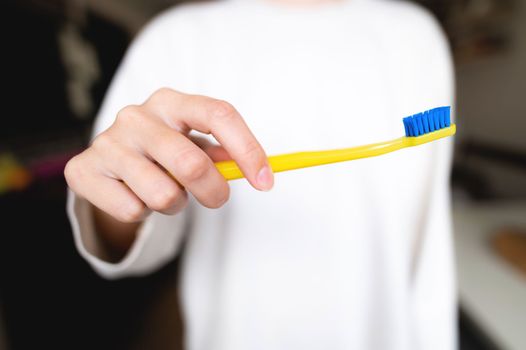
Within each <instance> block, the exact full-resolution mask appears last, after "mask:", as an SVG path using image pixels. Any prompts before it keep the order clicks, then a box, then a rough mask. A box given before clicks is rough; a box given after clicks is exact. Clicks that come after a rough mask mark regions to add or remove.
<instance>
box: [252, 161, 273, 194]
mask: <svg viewBox="0 0 526 350" xmlns="http://www.w3.org/2000/svg"><path fill="white" fill-rule="evenodd" d="M256 181H257V184H258V186H259V189H260V190H262V191H270V190H271V189H272V186H273V185H274V175H273V174H272V171H271V170H270V167H269V166H268V165H265V166H264V167H263V168H261V170H260V171H259V173H258V176H257V178H256Z"/></svg>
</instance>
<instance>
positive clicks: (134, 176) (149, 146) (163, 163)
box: [65, 88, 273, 223]
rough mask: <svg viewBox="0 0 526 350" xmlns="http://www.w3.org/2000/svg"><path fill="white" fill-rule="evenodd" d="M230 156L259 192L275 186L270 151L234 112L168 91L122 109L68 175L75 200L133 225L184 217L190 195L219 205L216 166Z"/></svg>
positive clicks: (220, 182)
mask: <svg viewBox="0 0 526 350" xmlns="http://www.w3.org/2000/svg"><path fill="white" fill-rule="evenodd" d="M191 130H196V131H198V132H201V133H204V134H212V135H213V136H214V137H215V139H216V140H217V141H218V142H219V143H220V145H221V146H215V147H213V146H211V145H209V144H208V145H207V144H205V143H203V142H196V141H195V140H192V139H191V138H189V136H188V133H189V132H190V131H191ZM198 144H199V145H198ZM200 146H201V147H200ZM225 157H227V158H228V157H231V158H232V159H233V160H235V161H236V163H237V164H238V165H239V167H240V168H241V170H242V171H243V174H244V175H245V177H246V178H247V179H248V181H249V182H250V183H251V184H252V186H253V187H254V188H256V189H259V190H269V189H270V188H271V187H272V186H273V174H272V171H271V169H270V167H269V165H268V161H267V157H266V155H265V152H264V150H263V148H262V147H261V145H260V144H259V142H258V141H257V140H256V138H255V137H254V135H253V134H252V132H251V131H250V130H249V128H248V127H247V125H246V124H245V122H244V121H243V118H242V117H241V116H240V115H239V113H238V112H237V111H236V109H235V108H234V107H232V106H231V105H230V104H229V103H227V102H224V101H220V100H216V99H213V98H210V97H205V96H197V95H187V94H183V93H180V92H177V91H174V90H171V89H167V88H163V89H160V90H158V91H156V92H155V93H154V94H153V95H152V96H151V97H150V98H149V99H148V100H147V101H146V102H145V103H143V104H142V105H138V106H136V105H133V106H127V107H125V108H124V109H122V110H121V111H120V112H119V113H118V115H117V118H116V120H115V122H114V123H113V125H112V126H111V127H110V128H108V129H107V130H106V131H104V132H102V133H101V134H100V135H98V136H97V137H96V138H95V139H94V140H93V142H92V143H91V145H90V147H89V148H87V149H86V150H85V151H84V152H82V153H81V154H79V155H77V156H75V157H74V158H72V159H71V160H70V161H69V162H68V164H67V165H66V169H65V177H66V180H67V183H68V185H69V187H70V188H71V189H72V190H73V191H74V192H75V193H76V194H77V195H79V196H81V197H84V198H86V199H87V200H88V201H89V202H91V203H92V204H93V205H94V206H96V207H98V208H99V209H100V210H102V211H104V212H106V213H108V214H109V215H111V216H112V217H114V218H115V219H117V220H118V221H121V222H125V223H132V222H140V221H141V220H143V219H144V218H145V217H146V216H147V215H148V214H149V213H150V212H151V211H157V212H161V213H165V214H175V213H177V212H179V211H181V210H182V209H183V208H184V207H185V205H186V203H187V191H189V192H191V193H192V194H193V195H194V196H195V198H196V199H197V200H198V201H199V202H200V203H201V204H202V205H204V206H205V207H208V208H218V207H221V206H222V205H223V204H224V203H225V202H226V201H227V200H228V198H229V186H228V184H227V182H226V181H225V179H224V178H223V176H222V175H221V174H220V173H219V172H218V171H217V169H216V167H215V166H214V163H213V162H214V160H218V159H224V158H225ZM169 174H171V175H172V176H173V177H172V176H170V175H169Z"/></svg>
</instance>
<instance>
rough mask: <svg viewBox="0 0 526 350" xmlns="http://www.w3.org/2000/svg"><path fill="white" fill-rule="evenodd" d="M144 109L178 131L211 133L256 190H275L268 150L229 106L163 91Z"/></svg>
mask: <svg viewBox="0 0 526 350" xmlns="http://www.w3.org/2000/svg"><path fill="white" fill-rule="evenodd" d="M145 106H146V107H147V108H148V109H149V110H151V111H153V112H154V113H155V114H157V115H159V116H160V117H161V118H162V119H163V120H164V121H165V123H167V124H168V125H170V126H171V127H172V128H174V129H176V130H178V131H182V132H187V131H188V130H189V129H194V130H197V131H200V132H202V133H206V134H209V133H211V134H212V135H213V136H214V137H215V138H216V139H217V140H218V141H219V143H220V144H221V145H222V146H223V147H224V148H225V150H226V151H227V152H228V154H229V155H230V156H231V157H232V159H233V160H235V162H236V163H237V164H238V165H239V167H240V169H241V171H242V172H243V174H244V175H245V177H246V178H247V179H248V180H249V182H250V183H251V184H252V185H253V186H254V187H255V188H257V189H259V190H264V191H266V190H270V189H271V188H272V186H273V184H274V177H273V174H272V171H271V169H270V166H269V165H268V160H267V156H266V154H265V151H264V150H263V148H262V147H261V145H260V144H259V142H258V141H257V140H256V138H255V137H254V135H253V134H252V132H251V131H250V129H249V128H248V126H247V125H246V123H245V121H244V120H243V118H242V117H241V116H240V115H239V113H238V112H237V111H236V109H235V108H234V107H232V106H231V105H230V104H229V103H227V102H225V101H221V100H216V99H212V98H210V97H205V96H198V95H186V94H182V93H179V92H176V91H174V90H170V89H161V90H159V91H158V92H157V93H155V94H154V95H152V97H151V98H150V99H149V100H148V101H147V102H146V103H145Z"/></svg>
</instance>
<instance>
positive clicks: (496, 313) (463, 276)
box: [454, 201, 526, 350]
mask: <svg viewBox="0 0 526 350" xmlns="http://www.w3.org/2000/svg"><path fill="white" fill-rule="evenodd" d="M454 224H455V245H456V262H457V274H458V284H459V285H458V288H459V293H460V303H461V307H462V309H463V310H464V312H465V313H466V314H467V316H468V317H469V319H470V320H472V321H473V322H474V323H475V325H476V326H477V327H478V328H479V329H480V330H481V331H482V332H483V333H484V334H486V335H487V337H488V338H489V340H490V341H491V342H492V343H494V345H495V346H496V347H497V348H499V349H510V350H522V349H526V332H525V328H524V324H525V320H526V319H525V315H526V277H524V275H523V274H522V273H521V272H520V271H519V270H517V269H516V268H515V267H513V266H512V265H510V264H509V263H508V262H507V261H506V260H505V259H502V257H500V256H499V255H498V254H497V253H496V252H495V250H494V248H493V247H492V242H491V241H492V238H493V235H494V234H495V233H496V232H497V231H498V230H499V229H501V228H503V227H510V226H511V227H513V226H515V227H526V201H515V202H486V203H477V204H473V203H459V202H458V201H457V202H456V205H455V208H454Z"/></svg>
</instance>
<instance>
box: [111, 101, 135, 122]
mask: <svg viewBox="0 0 526 350" xmlns="http://www.w3.org/2000/svg"><path fill="white" fill-rule="evenodd" d="M140 116H141V107H140V106H137V105H129V106H126V107H124V108H122V109H121V110H120V111H119V112H118V113H117V117H116V118H115V122H116V123H117V124H121V123H124V124H127V123H129V122H130V121H133V120H135V119H137V118H139V117H140Z"/></svg>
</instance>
